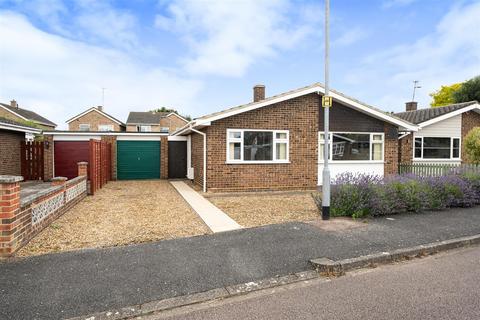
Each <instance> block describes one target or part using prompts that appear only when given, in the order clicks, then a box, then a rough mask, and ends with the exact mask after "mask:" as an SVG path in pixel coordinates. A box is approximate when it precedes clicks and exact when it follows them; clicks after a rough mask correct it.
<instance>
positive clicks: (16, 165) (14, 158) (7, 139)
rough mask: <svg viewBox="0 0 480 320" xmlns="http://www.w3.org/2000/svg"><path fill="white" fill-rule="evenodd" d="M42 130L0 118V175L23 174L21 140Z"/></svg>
mask: <svg viewBox="0 0 480 320" xmlns="http://www.w3.org/2000/svg"><path fill="white" fill-rule="evenodd" d="M41 132H42V130H40V129H38V128H34V127H30V126H27V125H26V124H25V123H21V122H16V121H13V120H10V119H6V118H0V175H17V176H19V175H21V154H20V150H21V148H20V142H22V141H25V136H26V135H34V134H40V133H41Z"/></svg>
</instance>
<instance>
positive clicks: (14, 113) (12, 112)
mask: <svg viewBox="0 0 480 320" xmlns="http://www.w3.org/2000/svg"><path fill="white" fill-rule="evenodd" d="M0 107H1V108H2V109H4V110H7V111H8V112H10V113H11V114H13V115H15V116H17V117H19V118H22V119H23V120H25V121H30V120H29V119H27V118H25V117H23V116H21V115H19V114H18V113H16V112H14V111H12V110H10V109H9V108H5V107H4V106H2V105H1V104H0Z"/></svg>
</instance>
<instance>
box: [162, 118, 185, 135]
mask: <svg viewBox="0 0 480 320" xmlns="http://www.w3.org/2000/svg"><path fill="white" fill-rule="evenodd" d="M185 124H187V122H186V121H185V120H182V119H180V118H179V117H177V116H176V115H173V114H172V115H170V116H168V117H166V118H162V119H160V127H168V130H169V131H168V132H174V131H175V130H177V128H181V127H183V126H184V125H185Z"/></svg>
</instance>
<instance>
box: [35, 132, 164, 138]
mask: <svg viewBox="0 0 480 320" xmlns="http://www.w3.org/2000/svg"><path fill="white" fill-rule="evenodd" d="M43 134H45V135H54V136H91V135H95V136H139V137H140V136H159V137H160V136H168V133H163V132H115V131H105V132H103V131H85V132H78V131H72V132H68V131H63V132H58V131H44V132H43Z"/></svg>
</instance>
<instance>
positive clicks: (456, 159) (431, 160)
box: [413, 158, 462, 162]
mask: <svg viewBox="0 0 480 320" xmlns="http://www.w3.org/2000/svg"><path fill="white" fill-rule="evenodd" d="M413 161H418V162H454V161H455V162H457V161H458V162H461V161H462V159H458V158H455V159H424V158H413Z"/></svg>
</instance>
